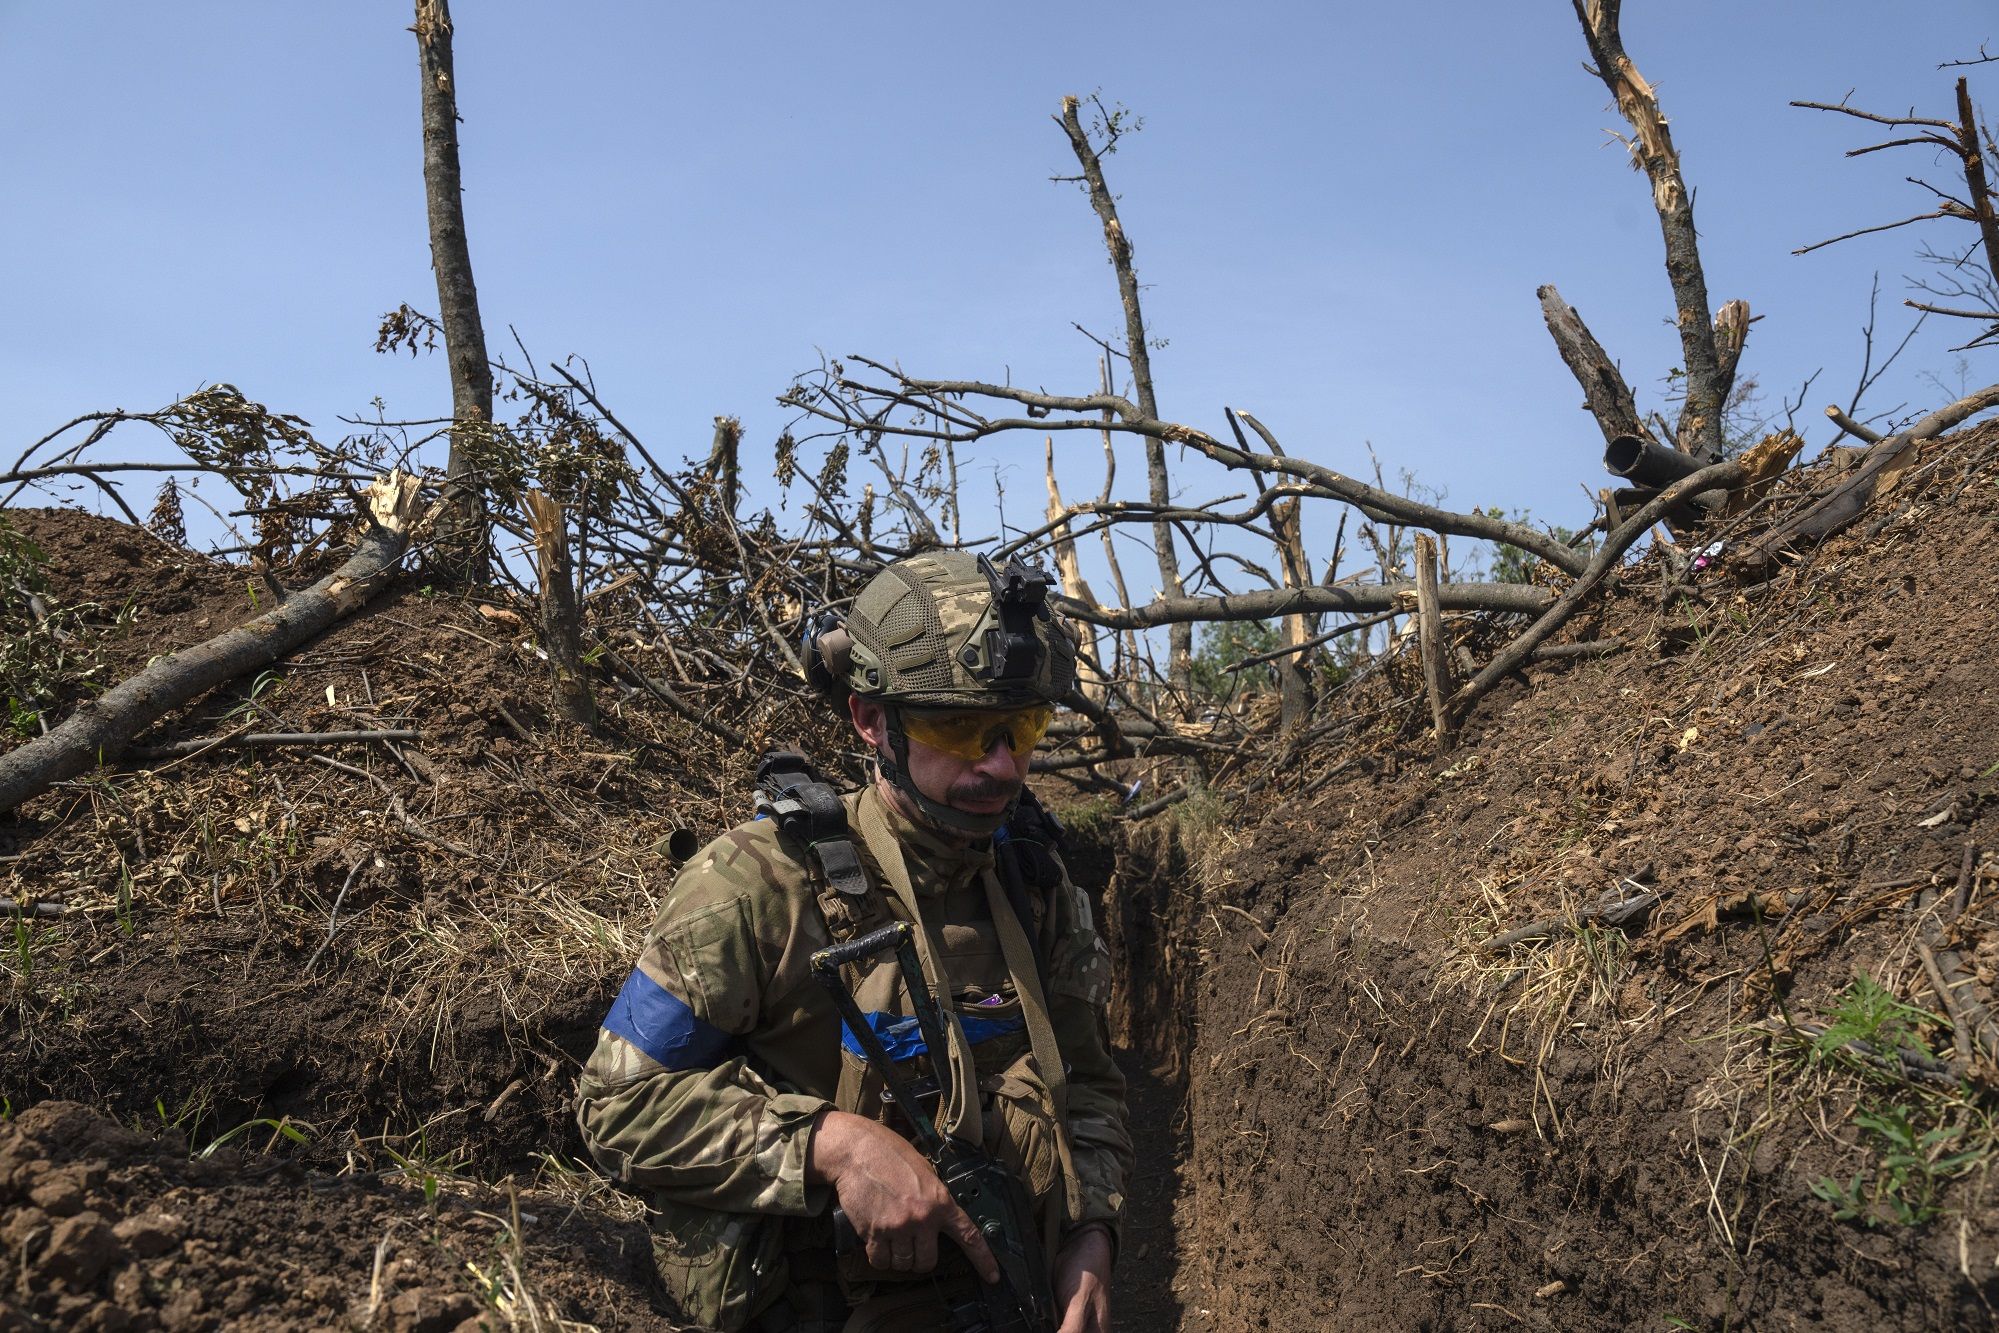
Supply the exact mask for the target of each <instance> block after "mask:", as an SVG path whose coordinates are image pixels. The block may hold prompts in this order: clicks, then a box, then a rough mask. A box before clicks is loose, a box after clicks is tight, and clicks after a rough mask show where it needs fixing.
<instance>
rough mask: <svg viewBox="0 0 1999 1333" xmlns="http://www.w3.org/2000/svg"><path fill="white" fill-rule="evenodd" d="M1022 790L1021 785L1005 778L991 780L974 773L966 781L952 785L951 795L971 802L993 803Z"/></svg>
mask: <svg viewBox="0 0 1999 1333" xmlns="http://www.w3.org/2000/svg"><path fill="white" fill-rule="evenodd" d="M1019 790H1020V783H1018V782H1010V781H1008V780H1007V779H1005V778H989V777H985V776H982V775H980V774H977V773H974V774H970V775H968V776H967V777H966V778H965V779H964V781H962V782H955V783H952V784H951V795H952V796H953V797H957V798H961V799H964V800H970V801H993V800H999V799H1001V798H1003V797H1008V796H1012V795H1013V794H1014V793H1015V792H1017V791H1019Z"/></svg>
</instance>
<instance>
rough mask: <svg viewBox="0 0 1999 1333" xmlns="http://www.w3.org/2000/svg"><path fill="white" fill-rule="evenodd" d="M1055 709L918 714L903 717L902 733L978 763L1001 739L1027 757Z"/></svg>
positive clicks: (1053, 714) (937, 748) (936, 748)
mask: <svg viewBox="0 0 1999 1333" xmlns="http://www.w3.org/2000/svg"><path fill="white" fill-rule="evenodd" d="M1054 720H1055V710H1054V709H1053V708H1051V707H1049V706H1048V705H1047V704H1035V705H1034V706H1032V707H1031V708H1017V709H1015V710H1013V711H1012V712H1009V713H995V712H987V711H971V712H963V713H918V712H913V711H912V712H905V713H904V714H903V715H902V730H903V733H904V734H905V735H907V736H908V737H909V738H910V739H911V740H915V741H921V742H923V744H925V745H927V746H929V747H930V748H931V749H933V750H942V751H943V752H944V753H946V754H951V755H956V756H957V757H958V758H960V759H972V760H978V759H983V758H985V757H986V756H987V755H988V754H990V753H991V752H992V748H993V746H995V745H997V744H999V742H1000V741H1001V740H1004V741H1005V742H1006V746H1007V748H1008V749H1009V750H1011V751H1013V752H1014V753H1015V754H1016V755H1021V754H1026V753H1027V752H1028V751H1029V750H1032V749H1033V748H1034V747H1035V746H1037V745H1039V744H1040V743H1041V738H1042V737H1043V736H1045V735H1047V734H1048V724H1049V723H1051V722H1053V721H1054Z"/></svg>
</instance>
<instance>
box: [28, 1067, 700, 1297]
mask: <svg viewBox="0 0 1999 1333" xmlns="http://www.w3.org/2000/svg"><path fill="white" fill-rule="evenodd" d="M0 1214H4V1216H5V1218H6V1220H5V1223H4V1225H0V1240H4V1243H5V1244H6V1246H7V1248H8V1250H9V1252H10V1253H11V1255H12V1256H13V1258H14V1261H15V1263H16V1264H17V1265H18V1271H17V1273H16V1275H15V1280H14V1281H12V1282H10V1283H9V1284H8V1289H7V1294H6V1295H4V1296H0V1322H4V1323H5V1324H6V1326H7V1327H10V1328H23V1329H78V1330H98V1329H101V1330H107V1331H108V1330H117V1329H132V1330H144V1329H160V1330H165V1331H166V1333H173V1331H174V1330H184V1329H185V1330H193V1329H213V1328H221V1327H245V1326H251V1325H254V1326H255V1327H258V1328H262V1329H270V1330H280V1329H283V1330H301V1331H303V1330H317V1329H326V1328H371V1329H385V1330H392V1331H393V1333H446V1330H454V1329H480V1328H490V1327H493V1326H495V1324H496V1323H499V1322H501V1321H508V1322H515V1323H526V1324H529V1325H530V1326H532V1327H540V1328H555V1327H557V1326H558V1321H560V1320H563V1319H575V1318H578V1317H581V1316H584V1315H587V1316H588V1317H589V1319H590V1320H591V1321H592V1322H593V1323H596V1324H598V1325H600V1326H602V1327H607V1328H609V1327H619V1328H665V1327H670V1325H667V1324H666V1323H665V1321H663V1320H661V1319H660V1318H659V1317H658V1316H656V1315H655V1314H654V1313H653V1312H652V1309H651V1305H650V1302H649V1297H650V1285H651V1273H652V1267H651V1265H652V1260H651V1253H650V1249H649V1247H648V1243H647V1240H646V1234H645V1228H644V1225H643V1224H642V1223H641V1222H639V1221H637V1220H632V1219H629V1218H628V1219H627V1220H625V1221H623V1222H614V1221H611V1220H609V1219H608V1218H607V1217H606V1216H605V1215H604V1214H602V1213H601V1212H598V1211H595V1210H589V1209H579V1208H577V1207H575V1206H574V1200H572V1199H565V1198H562V1197H559V1196H556V1195H553V1194H549V1193H547V1192H541V1191H527V1192H514V1193H507V1192H500V1191H495V1190H492V1189H489V1188H484V1187H473V1186H466V1185H461V1184H457V1183H450V1184H445V1185H443V1186H439V1185H437V1184H436V1183H435V1182H434V1181H433V1182H432V1183H431V1184H430V1186H429V1187H428V1188H426V1184H425V1181H424V1180H423V1179H422V1178H421V1176H420V1175H418V1174H416V1173H411V1174H409V1175H407V1176H405V1175H398V1176H396V1177H393V1178H391V1177H387V1176H383V1175H379V1174H370V1175H358V1176H357V1175H347V1176H325V1175H320V1174H314V1173H309V1172H307V1171H306V1170H304V1169H303V1168H301V1167H300V1166H299V1164H298V1163H297V1162H296V1161H295V1160H291V1159H287V1158H283V1157H265V1156H262V1155H260V1154H255V1153H245V1152H240V1151H238V1150H236V1149H234V1148H228V1147H225V1148H222V1149H219V1150H218V1151H216V1152H215V1153H213V1154H211V1155H208V1156H206V1157H201V1158H194V1157H190V1156H189V1154H188V1146H187V1144H186V1143H185V1142H183V1141H179V1140H177V1139H174V1138H171V1137H169V1138H166V1139H154V1138H148V1137H142V1136H140V1135H138V1134H135V1133H133V1132H132V1131H130V1130H127V1129H123V1128H121V1127H119V1126H118V1125H115V1124H113V1123H111V1122H110V1121H107V1120H105V1119H104V1118H103V1117H102V1116H100V1115H98V1114H96V1113H95V1112H93V1111H90V1110H88V1109H86V1108H84V1107H82V1106H78V1105H76V1104H74V1103H69V1102H44V1103H41V1104H40V1105H37V1106H33V1107H30V1108H29V1109H28V1110H26V1111H23V1112H22V1113H21V1114H20V1115H18V1116H16V1117H15V1118H14V1119H13V1120H12V1121H11V1122H10V1123H8V1124H5V1125H0Z"/></svg>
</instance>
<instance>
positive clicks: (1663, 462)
mask: <svg viewBox="0 0 1999 1333" xmlns="http://www.w3.org/2000/svg"><path fill="white" fill-rule="evenodd" d="M1603 465H1604V467H1605V468H1607V469H1608V470H1609V471H1610V472H1611V473H1612V474H1613V475H1615V476H1619V477H1628V478H1630V479H1631V480H1632V481H1634V482H1636V483H1638V484H1639V485H1640V486H1652V487H1659V488H1663V487H1666V486H1670V485H1672V484H1673V483H1674V482H1676V481H1678V480H1680V478H1682V477H1691V476H1693V475H1694V473H1696V472H1698V471H1700V470H1701V469H1702V468H1703V467H1705V466H1706V464H1705V463H1703V462H1702V461H1701V460H1700V459H1698V458H1696V457H1694V456H1693V455H1692V454H1683V453H1681V452H1680V451H1679V450H1678V449H1668V448H1667V447H1666V446H1665V445H1663V444H1660V443H1659V442H1658V441H1657V440H1648V439H1646V438H1644V437H1643V436H1639V435H1619V436H1617V437H1616V438H1614V439H1612V440H1611V442H1610V443H1609V444H1608V445H1606V446H1604V450H1603Z"/></svg>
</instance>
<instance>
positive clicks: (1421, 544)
mask: <svg viewBox="0 0 1999 1333" xmlns="http://www.w3.org/2000/svg"><path fill="white" fill-rule="evenodd" d="M1416 632H1417V640H1416V646H1417V650H1418V651H1419V652H1420V653H1421V654H1422V657H1423V690H1424V692H1425V693H1426V694H1428V695H1429V696H1430V723H1431V726H1432V727H1433V728H1434V729H1435V734H1436V738H1437V752H1438V753H1439V754H1445V753H1448V752H1449V751H1450V749H1451V746H1452V743H1453V742H1454V741H1455V739H1456V737H1455V734H1454V728H1453V727H1452V726H1451V706H1450V698H1451V666H1450V662H1449V660H1448V659H1447V658H1446V657H1445V652H1444V614H1443V611H1442V609H1441V608H1440V607H1438V605H1437V541H1436V538H1434V537H1432V536H1431V535H1430V534H1429V533H1427V532H1419V533H1417V534H1416Z"/></svg>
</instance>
